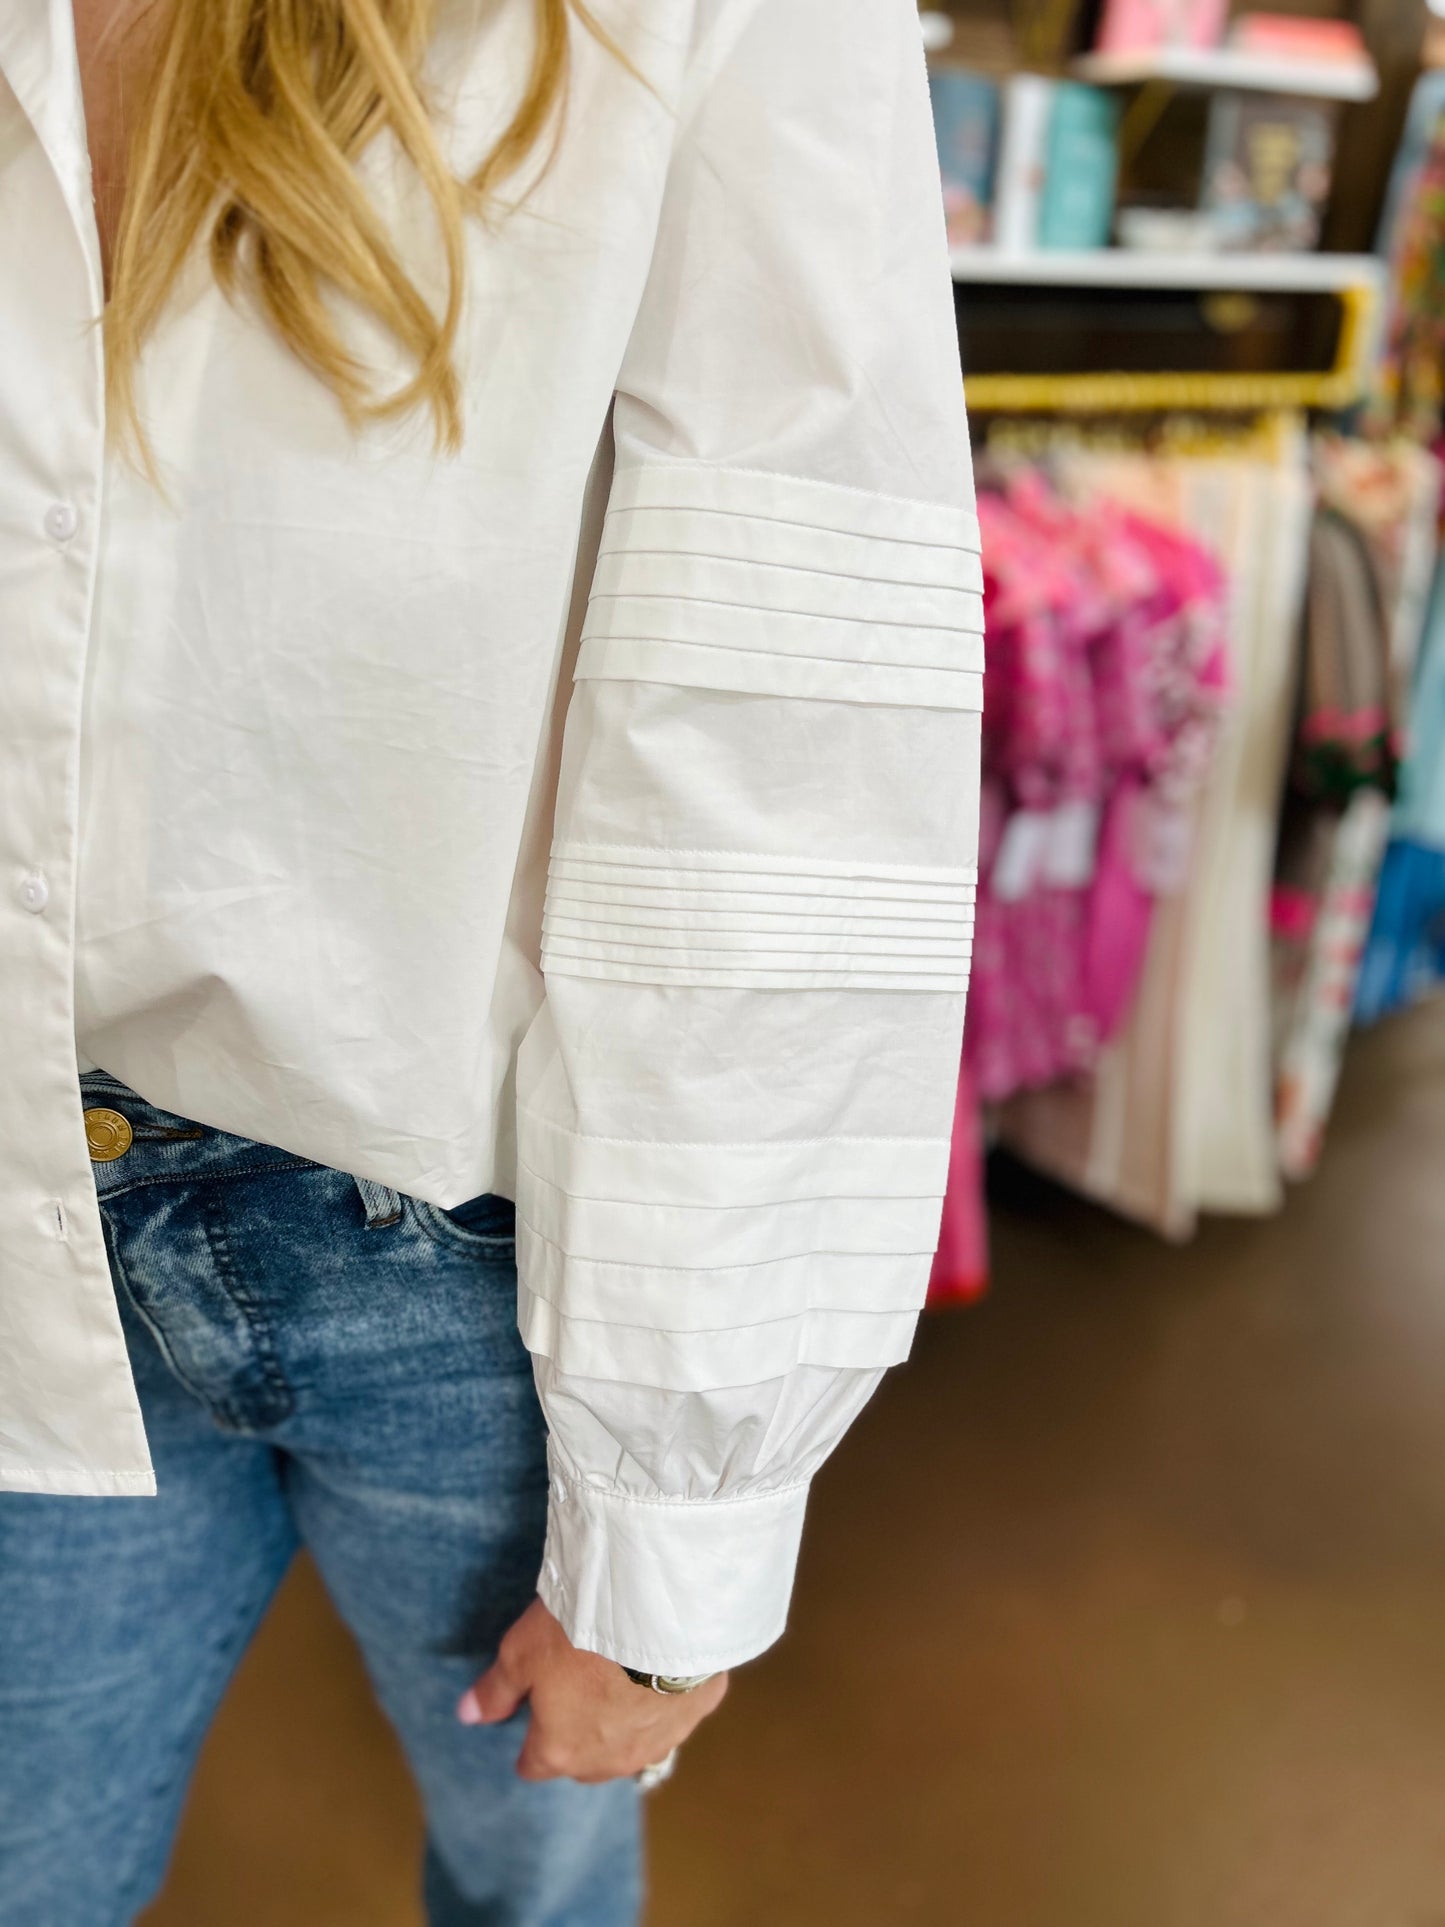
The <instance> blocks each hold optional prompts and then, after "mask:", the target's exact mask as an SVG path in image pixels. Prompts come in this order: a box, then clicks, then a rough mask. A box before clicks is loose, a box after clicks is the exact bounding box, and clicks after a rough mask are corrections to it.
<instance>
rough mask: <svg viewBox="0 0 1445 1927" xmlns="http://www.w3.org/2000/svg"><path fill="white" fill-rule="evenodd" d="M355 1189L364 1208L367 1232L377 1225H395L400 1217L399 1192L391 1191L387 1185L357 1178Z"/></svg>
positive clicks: (369, 1179)
mask: <svg viewBox="0 0 1445 1927" xmlns="http://www.w3.org/2000/svg"><path fill="white" fill-rule="evenodd" d="M356 1188H357V1190H358V1191H359V1192H360V1193H361V1202H362V1203H363V1204H364V1205H365V1206H366V1226H367V1229H368V1230H372V1229H374V1227H376V1226H377V1225H383V1224H395V1223H396V1221H397V1219H398V1218H399V1217H400V1216H401V1193H400V1191H393V1190H392V1188H391V1186H390V1185H389V1184H376V1183H375V1182H373V1180H372V1179H371V1178H358V1179H357V1180H356Z"/></svg>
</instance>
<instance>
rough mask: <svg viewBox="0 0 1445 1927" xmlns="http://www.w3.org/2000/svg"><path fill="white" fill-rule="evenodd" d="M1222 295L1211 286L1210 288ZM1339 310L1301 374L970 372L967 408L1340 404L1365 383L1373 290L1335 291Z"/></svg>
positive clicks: (1035, 410)
mask: <svg viewBox="0 0 1445 1927" xmlns="http://www.w3.org/2000/svg"><path fill="white" fill-rule="evenodd" d="M1218 292H1227V290H1216V289H1211V290H1210V293H1218ZM1336 292H1337V293H1338V296H1339V300H1340V304H1341V306H1342V308H1343V309H1344V317H1343V322H1342V325H1341V328H1340V339H1339V345H1338V347H1337V349H1336V352H1335V365H1334V367H1333V368H1329V369H1323V370H1321V371H1319V372H1318V373H1315V374H1304V375H1230V374H1207V373H1206V374H1168V373H1162V372H1161V373H1159V374H1102V375H970V376H967V377H966V378H965V380H964V384H963V389H964V394H965V396H966V397H967V400H968V405H969V407H970V408H974V409H977V410H978V411H979V412H980V413H1001V414H1110V413H1114V412H1116V411H1120V410H1133V409H1140V410H1144V409H1173V408H1181V409H1191V410H1192V409H1198V410H1201V411H1202V410H1209V409H1226V410H1233V411H1240V410H1249V409H1256V408H1329V409H1337V408H1348V407H1349V406H1350V404H1351V403H1352V402H1355V401H1358V399H1359V397H1360V394H1361V392H1362V390H1363V388H1364V385H1365V376H1366V372H1367V366H1368V358H1369V352H1370V343H1371V339H1372V336H1373V332H1374V322H1375V312H1376V308H1377V305H1378V295H1377V291H1376V290H1375V289H1374V288H1372V287H1369V286H1366V285H1363V284H1361V285H1359V286H1356V287H1349V288H1340V289H1338V290H1336Z"/></svg>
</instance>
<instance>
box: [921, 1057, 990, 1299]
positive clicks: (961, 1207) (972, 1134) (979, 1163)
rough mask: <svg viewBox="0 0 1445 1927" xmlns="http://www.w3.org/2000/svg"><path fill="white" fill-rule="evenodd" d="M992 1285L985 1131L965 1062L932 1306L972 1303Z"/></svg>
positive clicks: (931, 1286) (930, 1291) (935, 1262)
mask: <svg viewBox="0 0 1445 1927" xmlns="http://www.w3.org/2000/svg"><path fill="white" fill-rule="evenodd" d="M987 1289H988V1211H987V1208H986V1206H985V1204H984V1192H983V1130H982V1127H981V1125H980V1121H979V1114H978V1097H977V1094H976V1093H975V1091H974V1088H973V1080H972V1078H971V1077H970V1076H969V1072H968V1065H967V1064H966V1063H965V1064H963V1065H961V1066H960V1068H959V1074H958V1101H957V1104H956V1105H955V1108H954V1113H953V1146H952V1150H951V1152H950V1154H949V1161H948V1189H947V1191H946V1192H945V1193H944V1199H943V1222H942V1225H941V1227H940V1229H939V1234H938V1251H937V1253H936V1255H935V1257H934V1260H933V1275H932V1278H931V1279H930V1280H929V1286H928V1302H929V1304H930V1305H933V1306H939V1305H958V1304H971V1303H972V1302H973V1301H974V1300H975V1299H976V1298H981V1297H982V1296H983V1294H984V1293H985V1291H986V1290H987Z"/></svg>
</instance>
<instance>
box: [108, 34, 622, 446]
mask: <svg viewBox="0 0 1445 1927" xmlns="http://www.w3.org/2000/svg"><path fill="white" fill-rule="evenodd" d="M516 3H517V4H520V3H521V0H516ZM161 4H162V5H163V6H164V7H165V9H166V17H165V21H164V27H163V31H162V37H161V45H160V56H159V60H158V62H157V63H156V66H155V70H154V78H153V80H152V83H151V85H150V86H149V88H148V90H147V93H146V97H145V99H144V101H143V103H142V104H141V107H140V112H139V117H138V119H137V122H136V125H135V128H134V130H133V133H132V136H131V140H130V151H129V162H128V174H127V182H126V193H125V202H124V206H123V208H122V210H121V217H120V224H119V229H118V232H117V237H116V249H115V260H114V264H113V270H112V277H111V280H112V286H111V294H110V298H109V301H108V302H107V305H106V312H105V323H104V327H105V347H106V366H107V404H108V410H109V414H110V419H111V421H112V423H113V424H115V425H116V427H117V429H118V430H119V432H121V433H122V434H125V433H129V434H131V435H132V436H134V437H135V438H136V440H137V442H138V444H139V445H141V447H142V453H143V455H144V456H145V459H146V463H147V466H149V457H148V453H147V452H146V451H145V450H144V448H143V444H142V443H141V438H140V431H139V425H138V422H137V417H136V394H135V373H136V365H137V361H138V359H139V356H140V351H141V348H142V346H143V344H144V342H145V340H146V338H147V336H148V335H149V334H150V332H151V330H152V329H153V328H154V326H155V324H156V321H157V319H158V317H159V316H160V314H161V311H162V310H163V308H164V307H165V305H166V302H167V300H168V299H169V297H170V295H171V293H172V291H173V289H174V288H175V285H176V281H177V278H178V276H179V275H180V272H181V269H182V266H183V264H184V263H185V261H186V259H187V257H188V255H189V254H190V252H191V249H192V248H193V247H194V246H195V244H196V242H197V241H198V240H199V239H201V238H202V237H203V236H204V237H206V238H207V239H208V246H209V254H210V262H211V267H212V270H213V271H214V273H215V276H216V279H217V281H218V282H219V283H220V285H221V287H222V288H223V289H224V290H225V291H226V292H227V293H228V294H233V295H234V294H235V293H237V292H239V291H240V290H241V288H242V287H243V286H244V287H246V288H247V289H248V290H249V291H251V292H253V293H254V294H255V295H256V296H257V297H258V298H259V301H260V304H261V307H262V309H263V310H264V312H265V313H266V314H267V315H268V316H269V318H270V320H271V322H272V323H273V324H274V326H275V328H276V329H277V331H278V333H279V334H280V335H281V337H282V339H283V340H284V341H285V342H286V343H287V345H288V346H289V347H290V348H291V349H292V350H293V351H294V352H295V353H296V354H297V355H298V356H299V357H300V359H301V360H302V361H303V362H304V363H305V364H306V366H307V367H308V368H310V369H311V370H312V371H313V372H314V373H315V374H316V375H318V376H319V377H320V379H321V380H322V381H323V382H325V383H326V385H327V386H328V387H329V388H331V389H332V390H333V391H334V393H335V394H336V396H337V398H338V400H339V401H340V403H341V405H342V407H343V409H344V410H345V411H346V414H347V416H348V417H349V418H350V419H351V420H352V421H354V422H357V421H361V420H365V419H382V418H387V417H392V416H396V415H400V414H403V413H405V412H406V411H408V410H410V409H412V408H414V407H417V406H424V407H426V408H428V409H429V410H430V412H431V415H432V419H433V422H434V424H435V428H436V435H437V440H438V443H439V445H440V446H443V447H445V448H448V449H455V448H456V447H457V446H458V445H459V443H460V440H461V422H462V415H461V398H460V388H459V383H458V377H457V371H456V366H455V359H454V356H455V348H456V340H457V329H458V324H459V321H460V318H461V304H462V293H463V280H464V254H463V243H462V233H463V222H464V220H465V219H466V217H467V216H468V215H471V214H480V215H482V216H484V217H485V216H487V215H489V214H490V213H491V212H493V211H494V209H495V205H496V196H497V190H498V188H499V187H500V186H501V184H502V183H503V182H504V181H506V180H507V179H508V178H509V177H510V176H513V175H515V174H516V172H517V170H518V169H519V168H520V166H521V165H522V163H523V162H524V161H525V160H526V159H527V157H528V156H529V155H530V154H531V153H532V152H533V150H534V149H535V148H536V147H537V145H538V143H539V142H540V141H541V140H542V138H543V136H544V134H545V133H546V132H547V130H548V128H549V126H552V125H554V124H555V122H556V120H557V118H558V115H559V111H560V108H561V106H562V103H563V101H564V99H565V95H566V87H567V78H568V69H569V49H570V29H571V20H572V16H573V15H574V14H575V15H576V17H577V18H578V20H579V21H580V22H581V23H582V24H583V25H584V26H585V27H586V28H587V29H588V31H589V32H591V33H592V34H593V35H595V36H596V38H597V39H599V40H600V41H603V42H604V43H605V44H607V45H608V46H610V47H612V51H613V52H617V49H616V48H615V47H614V46H612V42H611V41H610V40H609V39H608V37H607V35H606V34H605V33H604V32H603V30H602V28H601V27H600V26H599V25H598V23H597V21H596V19H595V18H594V16H593V15H592V14H591V12H590V11H589V9H588V7H587V5H586V4H585V0H531V4H532V6H533V9H534V12H535V17H536V23H535V24H536V31H535V41H534V51H533V57H532V64H531V71H530V73H529V75H528V76H527V80H526V84H525V86H524V87H523V89H522V93H521V97H520V99H519V101H518V103H517V106H516V109H515V111H514V113H513V115H512V118H511V120H510V122H509V123H508V124H507V126H506V127H505V128H504V129H503V131H502V133H501V135H500V137H499V138H498V140H497V141H496V143H495V145H494V146H493V148H492V149H491V152H490V153H489V154H488V155H487V156H486V158H485V159H484V160H483V161H482V163H481V165H480V167H479V168H478V169H477V171H476V173H475V174H473V175H472V176H471V178H470V179H467V180H459V179H458V178H457V177H456V176H455V175H454V174H453V173H452V171H451V169H450V168H449V167H448V165H447V163H446V160H445V158H444V157H443V154H442V150H441V146H440V143H439V141H438V139H437V135H436V131H435V128H434V125H433V121H432V117H431V114H430V112H429V110H428V106H427V102H426V100H425V98H424V95H423V92H422V87H421V64H422V59H423V56H424V54H425V51H426V48H427V44H428V41H429V39H430V36H431V31H432V26H433V21H434V16H435V12H436V0H161ZM619 57H621V56H619ZM628 64H630V63H628ZM383 129H385V130H387V131H388V132H389V133H390V134H391V135H392V137H393V138H394V139H395V141H396V143H397V146H398V148H399V149H400V151H401V152H402V154H403V155H404V156H405V158H406V160H407V161H408V162H409V164H410V165H411V166H412V167H413V168H414V169H415V171H416V173H417V175H418V176H419V178H420V180H421V182H422V184H423V186H424V187H425V189H426V192H427V194H428V196H429V198H430V200H431V203H432V207H433V209H434V212H435V216H436V223H437V231H438V234H439V236H440V242H441V248H442V255H443V258H444V264H445V269H446V276H445V295H444V299H443V300H442V301H441V303H440V305H439V306H438V307H434V306H433V305H432V304H431V303H429V302H428V300H427V299H426V297H425V296H424V295H423V293H422V291H421V290H420V289H419V288H418V287H417V286H416V284H415V282H414V281H413V280H412V278H411V277H410V276H409V275H408V273H407V271H406V268H405V266H404V264H403V262H402V260H401V257H400V256H399V254H398V253H397V250H396V247H395V245H394V244H393V241H392V239H391V236H390V235H389V233H388V232H387V229H386V226H385V223H384V222H383V220H382V218H381V216H380V215H379V213H378V212H377V210H376V208H375V206H374V205H373V203H372V201H371V200H370V198H369V196H368V194H367V192H366V190H365V187H364V186H363V184H362V182H361V180H360V179H359V177H358V175H357V173H356V170H355V166H354V163H355V161H356V159H357V157H358V156H359V155H360V154H361V153H362V151H363V150H364V149H365V148H366V147H367V145H368V144H369V143H370V142H371V141H372V140H374V139H375V138H376V136H377V135H378V134H379V133H381V132H382V130H383ZM325 289H332V290H335V291H337V292H339V293H340V294H342V295H343V296H346V297H349V298H350V299H351V300H352V301H354V302H356V303H357V304H358V305H359V306H360V307H361V308H363V309H365V310H366V311H367V312H368V313H369V314H370V315H371V316H372V317H373V318H374V319H375V320H377V321H378V322H380V323H381V325H382V326H383V327H384V328H385V329H386V330H387V331H388V332H389V333H390V334H391V335H392V336H393V337H394V338H395V340H396V341H397V342H398V343H399V344H400V346H401V348H402V349H403V350H404V352H405V354H406V356H407V359H408V361H409V363H410V365H411V368H412V373H411V375H410V377H409V379H407V380H406V381H405V382H404V383H403V384H402V385H401V386H400V387H399V388H396V389H395V390H393V391H392V392H390V393H387V394H378V393H377V392H376V389H375V386H374V384H373V380H372V377H371V374H370V371H368V369H367V368H366V367H364V366H363V365H362V364H361V363H359V362H358V360H357V358H356V357H355V355H354V354H353V353H352V352H351V351H350V350H348V348H347V347H346V344H345V342H344V341H343V339H342V337H341V335H340V333H339V332H338V330H337V326H336V323H335V321H334V319H333V317H332V314H331V312H330V311H329V309H328V307H327V304H326V301H325V300H324V299H323V290H325Z"/></svg>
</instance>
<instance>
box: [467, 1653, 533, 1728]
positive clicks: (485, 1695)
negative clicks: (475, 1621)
mask: <svg viewBox="0 0 1445 1927" xmlns="http://www.w3.org/2000/svg"><path fill="white" fill-rule="evenodd" d="M526 1697H527V1682H526V1681H525V1680H524V1679H523V1678H522V1677H521V1675H520V1674H519V1673H517V1672H515V1671H514V1670H513V1669H512V1668H511V1667H509V1666H508V1665H507V1662H506V1661H505V1660H504V1659H500V1658H499V1659H498V1660H497V1661H496V1663H495V1665H492V1666H489V1667H488V1668H487V1670H486V1672H485V1673H483V1674H482V1676H481V1678H480V1679H479V1680H477V1681H476V1683H475V1684H474V1685H472V1686H469V1687H468V1688H467V1690H466V1692H465V1693H463V1694H462V1697H461V1700H460V1702H459V1704H458V1706H457V1718H458V1719H459V1720H460V1721H461V1722H462V1725H463V1726H495V1725H496V1724H497V1722H498V1721H499V1720H509V1719H510V1718H511V1717H512V1715H513V1714H514V1713H515V1712H516V1710H517V1708H518V1707H519V1706H520V1705H521V1704H522V1701H523V1700H524V1699H525V1698H526Z"/></svg>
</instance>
